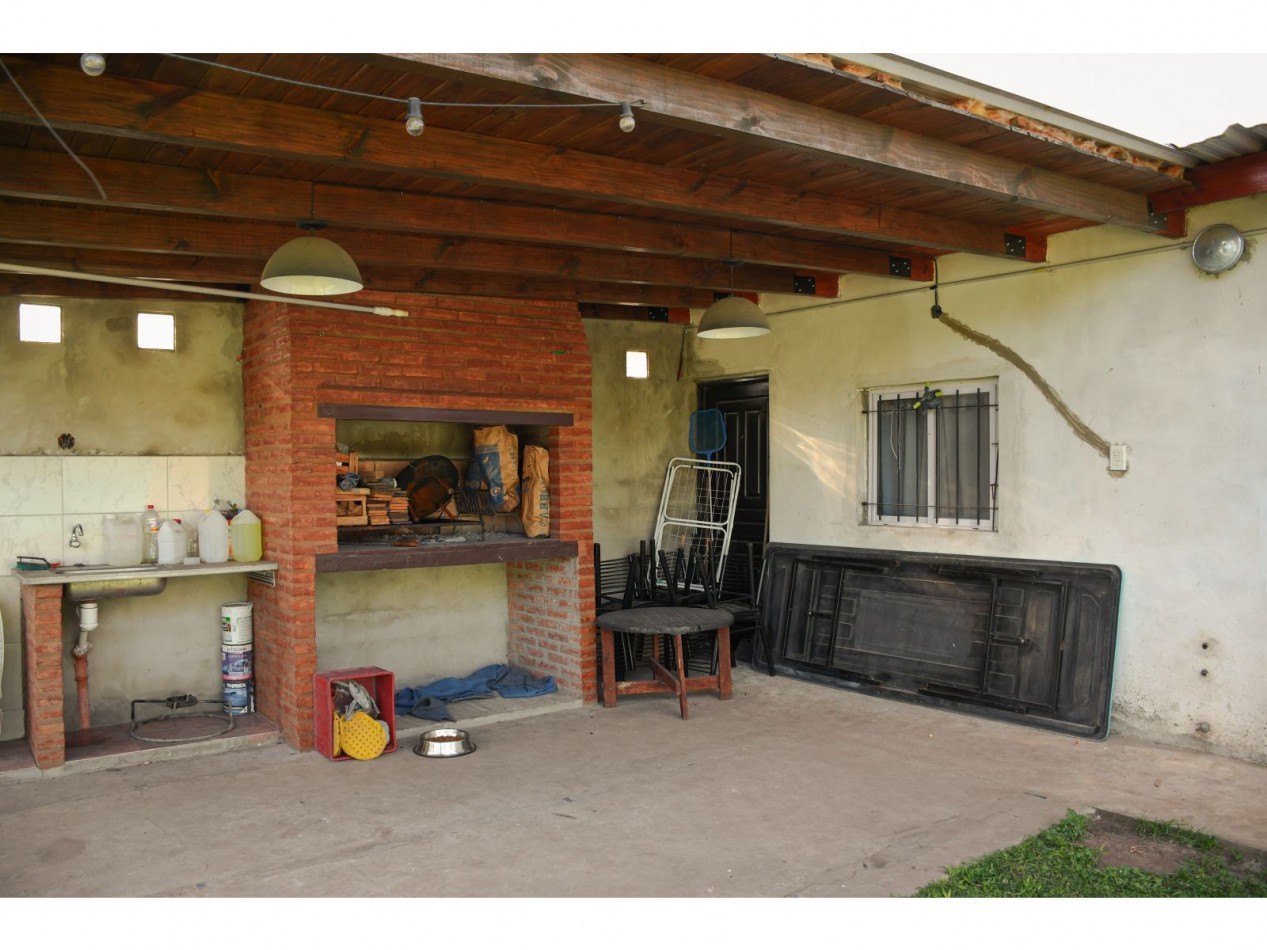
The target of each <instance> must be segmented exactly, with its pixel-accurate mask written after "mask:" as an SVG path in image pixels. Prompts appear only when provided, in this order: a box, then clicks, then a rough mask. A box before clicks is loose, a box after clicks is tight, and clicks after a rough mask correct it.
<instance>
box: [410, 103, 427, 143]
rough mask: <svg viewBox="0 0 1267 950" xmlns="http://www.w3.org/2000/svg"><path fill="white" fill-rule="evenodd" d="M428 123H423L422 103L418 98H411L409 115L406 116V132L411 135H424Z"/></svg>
mask: <svg viewBox="0 0 1267 950" xmlns="http://www.w3.org/2000/svg"><path fill="white" fill-rule="evenodd" d="M424 128H426V123H425V122H423V121H422V101H421V100H420V99H418V98H417V97H416V96H410V97H409V114H408V115H407V116H405V131H406V132H408V133H409V134H410V135H413V136H419V135H422V130H423V129H424Z"/></svg>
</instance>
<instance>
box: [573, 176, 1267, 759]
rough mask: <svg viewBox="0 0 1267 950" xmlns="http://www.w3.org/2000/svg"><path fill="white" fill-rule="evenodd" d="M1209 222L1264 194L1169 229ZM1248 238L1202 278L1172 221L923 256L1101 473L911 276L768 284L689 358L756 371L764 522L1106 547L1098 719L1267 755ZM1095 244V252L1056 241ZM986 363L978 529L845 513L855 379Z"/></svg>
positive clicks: (795, 538) (1258, 216)
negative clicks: (742, 320)
mask: <svg viewBox="0 0 1267 950" xmlns="http://www.w3.org/2000/svg"><path fill="white" fill-rule="evenodd" d="M1218 221H1225V222H1228V223H1231V224H1234V225H1236V226H1237V227H1239V228H1241V229H1242V230H1244V231H1253V230H1254V229H1256V228H1257V229H1260V228H1267V197H1257V198H1252V199H1244V200H1241V201H1237V202H1229V203H1226V204H1223V205H1218V206H1213V207H1209V208H1203V209H1198V210H1196V211H1194V212H1192V213H1191V215H1190V222H1189V233H1190V234H1195V233H1196V232H1197V231H1198V230H1199V229H1200V228H1201V227H1204V226H1205V225H1207V224H1210V223H1214V222H1218ZM1259 240H1261V239H1256V238H1255V237H1254V236H1253V235H1251V236H1250V252H1249V254H1248V256H1247V259H1246V260H1244V261H1242V262H1241V263H1240V264H1239V265H1238V266H1237V267H1236V268H1234V269H1233V270H1232V271H1230V272H1227V273H1225V274H1222V275H1219V276H1217V277H1215V276H1210V275H1203V274H1201V273H1199V272H1198V271H1197V270H1196V269H1195V268H1194V266H1193V265H1192V262H1191V260H1190V258H1189V256H1188V253H1187V242H1186V241H1167V240H1165V239H1161V238H1155V237H1149V236H1144V235H1137V234H1134V233H1131V232H1126V231H1123V230H1121V229H1117V228H1111V227H1098V228H1089V229H1085V230H1082V231H1078V232H1073V233H1070V234H1067V235H1056V236H1054V237H1052V238H1051V239H1050V244H1049V252H1050V253H1049V261H1050V263H1051V264H1055V265H1065V264H1068V265H1070V266H1063V267H1058V268H1056V269H1052V270H1046V269H1038V270H1036V271H1035V272H1033V273H1027V274H1024V275H1022V276H1007V277H1003V278H1001V279H983V278H989V277H992V276H993V275H1000V274H1008V273H1011V272H1019V271H1024V270H1028V269H1029V268H1026V267H1025V266H1023V265H1016V264H1009V263H1007V262H1000V261H994V260H988V259H983V258H977V257H971V256H967V255H952V256H949V257H945V258H942V259H941V262H940V277H941V282H942V287H941V291H940V296H941V300H940V302H941V306H942V307H943V308H944V309H945V311H946V312H947V314H949V315H950V316H952V317H954V318H955V319H957V320H959V321H961V322H963V323H964V324H967V325H968V326H969V327H972V328H973V329H976V330H979V331H981V332H984V333H986V334H989V335H990V336H993V337H995V338H996V339H998V340H1000V341H1001V342H1003V343H1004V344H1006V345H1007V346H1009V347H1011V348H1012V349H1014V350H1015V351H1016V352H1017V353H1019V355H1020V356H1021V357H1023V358H1024V359H1025V360H1027V361H1028V362H1029V363H1030V364H1031V365H1032V366H1033V367H1034V368H1035V369H1036V370H1037V371H1038V373H1039V374H1040V375H1041V376H1042V378H1043V379H1045V380H1046V381H1047V382H1048V383H1049V384H1050V385H1051V386H1053V387H1054V388H1055V390H1056V391H1057V392H1058V393H1059V394H1060V395H1061V397H1062V398H1063V399H1064V401H1065V402H1066V403H1067V404H1068V405H1069V407H1070V408H1071V409H1072V410H1073V411H1074V412H1075V413H1077V414H1078V415H1079V416H1080V418H1081V419H1082V420H1083V421H1084V422H1085V423H1086V424H1087V425H1089V426H1090V427H1091V428H1092V429H1093V430H1094V431H1095V432H1096V433H1098V434H1099V435H1100V436H1102V437H1103V438H1105V439H1107V440H1108V441H1110V442H1124V443H1126V444H1127V445H1128V446H1129V462H1130V470H1129V471H1128V472H1127V473H1126V474H1125V475H1115V474H1110V473H1108V472H1107V470H1106V460H1105V459H1104V458H1103V457H1102V456H1101V455H1099V454H1098V453H1097V452H1096V451H1095V450H1094V449H1092V448H1091V447H1090V446H1089V445H1087V444H1086V443H1084V442H1082V441H1080V440H1079V439H1078V438H1077V437H1076V436H1075V435H1074V433H1073V431H1072V430H1071V428H1070V427H1069V426H1068V425H1067V424H1066V423H1065V421H1063V420H1062V419H1061V418H1060V417H1059V416H1058V415H1057V413H1056V412H1055V411H1054V410H1053V408H1052V406H1051V405H1050V404H1049V403H1048V402H1047V401H1046V399H1045V398H1044V397H1043V395H1042V394H1041V393H1040V392H1039V390H1038V389H1037V387H1035V386H1034V385H1033V383H1031V382H1030V380H1028V379H1027V378H1026V377H1025V376H1024V375H1023V374H1022V373H1021V372H1020V371H1019V370H1017V369H1016V368H1014V367H1013V366H1011V365H1010V364H1009V363H1007V362H1006V361H1004V360H1003V359H1002V358H1000V357H999V356H996V355H995V354H994V353H992V352H990V351H988V350H986V349H984V348H982V347H980V346H978V345H976V344H974V343H971V342H968V341H966V340H964V339H963V338H961V337H960V336H958V335H956V334H955V333H954V332H952V331H951V330H949V329H948V328H947V327H946V326H944V325H942V324H940V323H938V322H937V321H935V320H933V319H931V318H930V315H929V308H930V306H931V304H932V302H933V300H932V294H931V292H929V291H928V290H921V291H918V292H914V293H911V292H905V293H902V292H901V291H903V290H904V289H905V288H903V287H901V286H900V285H896V284H895V283H894V282H891V281H884V280H879V279H874V280H865V279H858V280H853V279H848V280H845V281H844V285H845V287H844V291H843V293H844V296H846V297H848V298H858V299H857V302H841V303H834V304H831V305H828V306H820V307H817V308H813V309H809V307H810V306H812V304H811V303H810V302H807V301H802V300H798V299H797V298H791V297H779V298H766V299H765V300H763V305H764V306H765V308H766V310H767V312H770V313H771V314H773V316H772V320H771V323H772V325H773V327H774V332H773V333H772V334H770V335H769V336H768V337H763V338H758V339H755V340H740V341H699V340H697V341H695V343H694V346H695V348H696V351H697V352H696V359H697V361H698V365H699V366H701V367H708V370H707V371H708V372H709V373H711V374H713V375H718V376H727V375H728V376H735V375H741V374H742V373H744V372H749V371H752V370H754V369H765V368H768V369H769V373H770V389H771V400H770V401H771V426H770V428H771V432H770V441H771V459H770V465H771V473H770V483H771V492H770V498H771V538H772V539H773V540H776V541H790V542H803V543H811V544H829V545H841V546H849V547H864V548H881V549H886V548H887V549H900V550H916V551H934V552H956V553H965V554H975V555H990V556H1005V557H1022V558H1038V559H1049V560H1059V561H1077V562H1086V563H1108V564H1116V565H1118V566H1119V567H1120V568H1121V570H1122V573H1123V594H1122V602H1121V612H1120V616H1119V627H1118V651H1117V661H1116V676H1115V694H1114V706H1113V716H1114V718H1113V723H1112V727H1113V732H1115V733H1117V734H1120V735H1135V736H1140V737H1144V738H1147V739H1149V740H1151V741H1157V742H1162V743H1168V744H1173V745H1177V746H1184V747H1204V748H1209V749H1211V750H1213V751H1216V752H1219V753H1223V754H1227V755H1232V756H1237V757H1241V758H1246V759H1250V760H1253V761H1260V762H1261V761H1267V746H1265V744H1264V743H1265V737H1267V701H1265V700H1264V698H1263V696H1264V693H1263V689H1262V676H1263V674H1264V672H1265V671H1267V638H1265V637H1264V636H1263V620H1262V618H1263V615H1264V609H1263V608H1264V587H1263V568H1264V545H1263V536H1264V528H1265V527H1267V520H1265V517H1267V516H1265V515H1264V505H1263V500H1262V499H1263V487H1262V484H1263V477H1264V474H1267V472H1265V466H1264V458H1265V457H1267V455H1265V452H1267V422H1264V418H1263V415H1262V413H1261V411H1260V407H1261V406H1262V405H1263V404H1264V397H1265V396H1267V385H1265V384H1264V377H1263V361H1264V356H1267V345H1265V344H1267V322H1265V321H1264V319H1263V305H1262V301H1263V300H1264V299H1267V265H1264V263H1263V262H1261V261H1256V260H1255V259H1254V250H1255V248H1254V245H1255V244H1256V243H1258V241H1259ZM1140 251H1142V252H1145V253H1135V252H1140ZM1091 258H1108V259H1104V260H1098V261H1095V262H1088V263H1074V262H1079V261H1088V260H1089V259H1091ZM959 281H965V282H964V283H957V282H959ZM895 292H898V293H895ZM875 295H888V296H881V297H875ZM867 297H875V299H869V300H863V299H861V298H867ZM814 303H816V302H814ZM995 376H997V377H998V379H999V400H1000V404H1001V408H1000V411H999V432H1000V479H999V481H1000V486H999V494H998V499H999V501H998V504H999V509H1000V511H999V527H998V531H997V532H980V531H968V530H955V529H944V528H916V527H879V526H870V525H867V524H865V518H864V514H863V508H862V502H863V500H864V499H865V497H866V465H865V461H866V426H865V420H864V416H863V415H862V413H861V409H862V401H861V400H862V393H863V391H864V390H865V389H867V388H868V387H875V386H881V385H886V384H909V383H916V384H920V383H925V382H929V383H935V382H939V381H944V380H956V379H974V378H978V377H995ZM596 443H597V437H596ZM596 509H597V502H596ZM1203 670H1204V671H1205V675H1202V671H1203ZM1201 724H1208V726H1209V731H1208V732H1207V731H1201V730H1200V729H1199V726H1200V725H1201Z"/></svg>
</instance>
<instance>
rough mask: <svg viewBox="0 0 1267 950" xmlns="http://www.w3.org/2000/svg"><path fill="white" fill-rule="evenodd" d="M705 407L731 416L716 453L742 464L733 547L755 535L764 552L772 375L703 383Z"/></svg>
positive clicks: (701, 399)
mask: <svg viewBox="0 0 1267 950" xmlns="http://www.w3.org/2000/svg"><path fill="white" fill-rule="evenodd" d="M699 407H700V408H701V409H720V410H721V414H722V416H723V417H724V418H725V420H726V446H725V448H723V449H722V451H721V452H719V453H718V454H717V455H716V456H715V457H716V458H717V459H718V460H720V461H725V462H738V463H739V465H740V467H741V468H742V474H741V475H740V480H739V501H738V503H737V504H736V506H735V528H734V531H733V532H732V534H731V548H732V550H733V549H734V545H735V544H736V543H738V542H744V541H751V542H753V543H754V545H755V546H756V553H757V554H758V556H759V555H760V553H761V551H762V549H763V548H764V547H765V542H766V534H767V501H768V499H767V491H768V488H767V486H768V484H769V474H770V453H769V432H770V380H769V379H768V378H767V377H764V376H762V377H760V378H756V379H735V380H723V381H720V382H715V383H703V384H701V385H700V388H699Z"/></svg>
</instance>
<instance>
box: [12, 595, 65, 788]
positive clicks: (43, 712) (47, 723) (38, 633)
mask: <svg viewBox="0 0 1267 950" xmlns="http://www.w3.org/2000/svg"><path fill="white" fill-rule="evenodd" d="M62 662H63V657H62V585H61V584H47V585H38V586H36V585H30V586H25V585H24V586H23V587H22V667H23V671H24V672H25V674H26V680H25V687H24V688H25V701H26V739H27V742H28V744H29V745H30V747H31V754H32V755H33V756H34V757H35V764H36V765H37V766H39V767H40V768H42V769H51V768H54V767H56V766H58V765H61V764H63V763H64V762H65V761H66V720H65V718H64V716H65V711H64V710H63V708H62V704H63V702H64V700H65V695H64V693H65V690H64V688H63V686H62Z"/></svg>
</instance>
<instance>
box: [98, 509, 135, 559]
mask: <svg viewBox="0 0 1267 950" xmlns="http://www.w3.org/2000/svg"><path fill="white" fill-rule="evenodd" d="M105 541H106V563H107V564H112V565H117V566H120V567H129V566H131V565H133V564H140V563H141V516H140V515H138V514H121V515H114V514H110V515H106V517H105Z"/></svg>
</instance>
